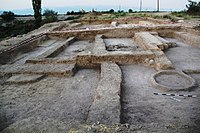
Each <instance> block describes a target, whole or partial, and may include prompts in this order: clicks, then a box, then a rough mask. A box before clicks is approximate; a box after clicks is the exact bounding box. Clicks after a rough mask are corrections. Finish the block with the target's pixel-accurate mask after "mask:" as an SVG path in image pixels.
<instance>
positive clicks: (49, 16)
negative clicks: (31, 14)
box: [43, 9, 58, 22]
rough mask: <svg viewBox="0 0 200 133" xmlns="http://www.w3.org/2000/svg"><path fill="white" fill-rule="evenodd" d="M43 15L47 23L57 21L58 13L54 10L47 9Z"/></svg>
mask: <svg viewBox="0 0 200 133" xmlns="http://www.w3.org/2000/svg"><path fill="white" fill-rule="evenodd" d="M43 15H44V16H45V19H46V22H54V21H56V20H57V15H58V13H57V12H55V11H53V10H49V9H46V10H45V11H44V14H43Z"/></svg>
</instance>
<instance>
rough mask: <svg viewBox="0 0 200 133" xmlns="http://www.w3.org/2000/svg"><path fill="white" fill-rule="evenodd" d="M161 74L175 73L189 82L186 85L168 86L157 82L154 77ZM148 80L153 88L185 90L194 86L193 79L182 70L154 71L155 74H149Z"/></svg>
mask: <svg viewBox="0 0 200 133" xmlns="http://www.w3.org/2000/svg"><path fill="white" fill-rule="evenodd" d="M161 74H166V75H169V74H176V75H179V76H181V77H183V78H185V79H187V80H188V81H189V82H190V84H188V85H186V86H185V87H170V86H166V85H162V84H159V83H158V82H157V81H156V77H157V76H159V75H161ZM150 82H151V84H152V85H153V86H154V87H155V88H157V89H162V90H164V91H186V90H189V89H192V88H193V87H194V86H195V80H194V79H193V78H192V77H190V76H188V75H187V74H185V73H183V72H179V71H174V70H162V71H159V72H156V73H155V74H153V75H152V76H151V78H150Z"/></svg>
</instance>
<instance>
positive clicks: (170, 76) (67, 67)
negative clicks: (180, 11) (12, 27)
mask: <svg viewBox="0 0 200 133" xmlns="http://www.w3.org/2000/svg"><path fill="white" fill-rule="evenodd" d="M195 26H196V25H193V24H190V23H187V24H186V23H178V22H171V21H166V20H165V21H164V20H156V19H145V20H144V19H142V18H141V19H138V18H137V19H136V18H129V19H116V20H115V21H100V20H99V21H98V20H94V21H92V20H90V21H86V20H85V21H61V22H56V23H51V24H46V25H44V26H42V27H40V28H39V29H37V30H34V31H32V32H29V33H28V34H26V35H23V36H18V37H15V38H11V39H8V40H4V41H1V42H0V132H1V133H22V132H23V133H30V132H34V133H43V132H52V133H56V132H59V133H68V132H69V133H93V132H123V133H128V132H130V133H132V132H138V133H150V132H159V133H164V132H169V133H198V132H199V131H200V104H199V103H200V31H199V30H196V29H195V28H194V27H195Z"/></svg>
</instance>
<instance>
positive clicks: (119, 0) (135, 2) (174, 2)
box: [0, 0, 199, 10]
mask: <svg viewBox="0 0 200 133" xmlns="http://www.w3.org/2000/svg"><path fill="white" fill-rule="evenodd" d="M139 1H140V0H42V6H43V7H65V6H96V5H117V6H118V5H121V6H122V7H123V6H128V7H131V6H132V7H139ZM142 1H143V7H150V8H155V7H156V1H157V0H142ZM194 1H197V2H198V1H199V0H194ZM186 4H188V0H160V8H161V9H185V5H186ZM27 8H32V4H31V0H0V10H14V9H27Z"/></svg>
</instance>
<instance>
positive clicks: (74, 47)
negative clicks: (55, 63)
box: [57, 40, 92, 57]
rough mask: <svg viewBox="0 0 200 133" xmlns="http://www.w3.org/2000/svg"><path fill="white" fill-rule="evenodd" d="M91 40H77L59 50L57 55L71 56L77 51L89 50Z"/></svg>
mask: <svg viewBox="0 0 200 133" xmlns="http://www.w3.org/2000/svg"><path fill="white" fill-rule="evenodd" d="M91 46H92V42H90V41H85V40H78V41H75V42H74V43H72V44H70V45H69V46H68V47H67V48H66V49H65V50H64V51H63V52H61V53H60V54H59V55H58V56H57V57H64V56H72V55H76V54H77V53H79V52H83V51H90V50H91Z"/></svg>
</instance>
